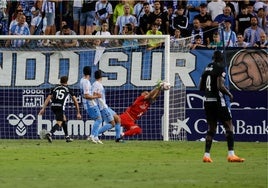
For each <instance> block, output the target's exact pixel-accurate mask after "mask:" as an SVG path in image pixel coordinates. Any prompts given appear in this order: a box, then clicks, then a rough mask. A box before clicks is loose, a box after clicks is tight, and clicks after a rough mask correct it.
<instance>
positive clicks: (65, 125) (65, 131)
mask: <svg viewBox="0 0 268 188" xmlns="http://www.w3.org/2000/svg"><path fill="white" fill-rule="evenodd" d="M61 127H62V129H63V132H64V135H65V140H66V142H73V139H72V138H70V136H69V134H68V127H67V118H66V116H65V115H63V121H62V124H61Z"/></svg>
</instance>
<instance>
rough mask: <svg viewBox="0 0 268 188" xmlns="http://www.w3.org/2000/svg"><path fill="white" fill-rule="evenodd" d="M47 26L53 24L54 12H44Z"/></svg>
mask: <svg viewBox="0 0 268 188" xmlns="http://www.w3.org/2000/svg"><path fill="white" fill-rule="evenodd" d="M46 19H47V26H53V25H55V13H46Z"/></svg>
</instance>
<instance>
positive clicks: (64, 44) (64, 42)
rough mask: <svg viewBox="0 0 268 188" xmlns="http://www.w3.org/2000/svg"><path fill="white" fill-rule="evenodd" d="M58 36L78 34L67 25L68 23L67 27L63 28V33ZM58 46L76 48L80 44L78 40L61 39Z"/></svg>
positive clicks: (58, 33)
mask: <svg viewBox="0 0 268 188" xmlns="http://www.w3.org/2000/svg"><path fill="white" fill-rule="evenodd" d="M56 35H76V33H75V32H74V31H73V30H71V28H70V26H69V25H67V23H66V25H63V26H62V31H60V32H57V33H56ZM56 46H58V47H61V48H66V47H76V46H79V44H78V41H77V40H76V39H61V40H58V41H57V43H56Z"/></svg>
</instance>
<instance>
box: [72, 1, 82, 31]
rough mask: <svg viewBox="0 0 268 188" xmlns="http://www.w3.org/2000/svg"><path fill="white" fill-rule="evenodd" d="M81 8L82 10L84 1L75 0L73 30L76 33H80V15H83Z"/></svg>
mask: <svg viewBox="0 0 268 188" xmlns="http://www.w3.org/2000/svg"><path fill="white" fill-rule="evenodd" d="M81 10H82V1H81V0H74V1H73V30H74V32H75V33H76V34H80V33H79V30H80V29H79V28H80V26H79V25H80V24H79V22H80V17H81Z"/></svg>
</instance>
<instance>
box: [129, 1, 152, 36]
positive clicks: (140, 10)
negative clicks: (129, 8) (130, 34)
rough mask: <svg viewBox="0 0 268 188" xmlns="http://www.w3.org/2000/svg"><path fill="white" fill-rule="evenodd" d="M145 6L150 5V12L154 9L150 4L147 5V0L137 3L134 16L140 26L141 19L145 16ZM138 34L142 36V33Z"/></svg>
mask: <svg viewBox="0 0 268 188" xmlns="http://www.w3.org/2000/svg"><path fill="white" fill-rule="evenodd" d="M144 4H147V5H148V8H149V9H148V12H152V11H153V9H152V7H151V6H150V5H149V3H147V1H146V0H138V1H137V3H136V4H135V6H134V11H133V15H134V16H135V17H136V18H137V22H138V26H139V25H140V19H141V17H142V16H143V15H144V14H145V7H144ZM145 33H146V32H145ZM138 34H140V33H138Z"/></svg>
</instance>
